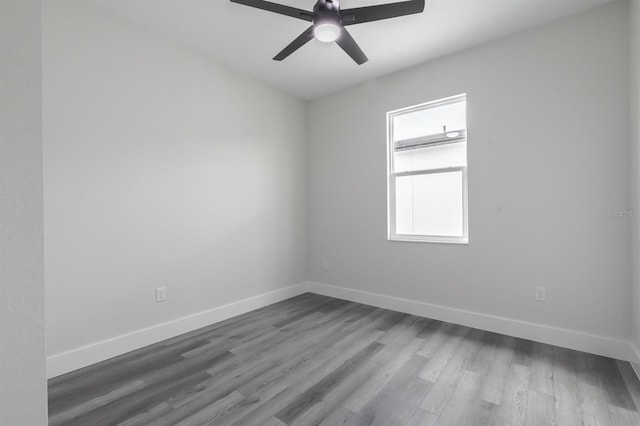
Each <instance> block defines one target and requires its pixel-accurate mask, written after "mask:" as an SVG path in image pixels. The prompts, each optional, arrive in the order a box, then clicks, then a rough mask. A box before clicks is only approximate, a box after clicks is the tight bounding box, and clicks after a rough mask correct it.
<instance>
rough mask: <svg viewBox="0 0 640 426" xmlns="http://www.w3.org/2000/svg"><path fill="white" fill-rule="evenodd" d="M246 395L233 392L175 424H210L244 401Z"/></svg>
mask: <svg viewBox="0 0 640 426" xmlns="http://www.w3.org/2000/svg"><path fill="white" fill-rule="evenodd" d="M244 399H245V398H244V396H243V395H241V394H240V393H238V392H231V393H230V394H229V395H227V396H225V397H224V398H220V399H218V400H217V401H215V402H214V403H213V404H210V405H207V406H205V407H203V408H202V409H201V410H198V411H196V412H195V413H193V414H191V415H190V416H188V417H186V418H184V419H183V420H181V421H179V422H178V423H175V426H203V425H209V424H210V423H212V422H213V421H215V420H216V419H218V418H220V417H222V416H223V415H224V414H225V413H227V412H228V411H229V410H230V409H232V407H235V406H237V404H239V403H240V402H242V401H244Z"/></svg>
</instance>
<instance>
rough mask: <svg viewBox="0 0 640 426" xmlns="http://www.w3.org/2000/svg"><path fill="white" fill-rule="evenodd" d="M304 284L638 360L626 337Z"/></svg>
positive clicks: (373, 302)
mask: <svg viewBox="0 0 640 426" xmlns="http://www.w3.org/2000/svg"><path fill="white" fill-rule="evenodd" d="M307 287H308V290H309V291H310V292H312V293H316V294H321V295H324V296H330V297H335V298H338V299H344V300H349V301H352V302H358V303H364V304H367V305H371V306H376V307H380V308H385V309H391V310H394V311H398V312H404V313H408V314H412V315H419V316H422V317H427V318H433V319H437V320H440V321H446V322H450V323H454V324H460V325H465V326H469V327H473V328H478V329H481V330H486V331H492V332H495V333H500V334H505V335H508V336H513V337H519V338H522V339H528V340H533V341H536V342H541V343H547V344H550V345H555V346H561V347H564V348H568V349H575V350H579V351H583V352H588V353H593V354H596V355H602V356H607V357H611V358H616V359H620V360H624V361H630V362H631V363H632V365H633V363H640V353H638V350H637V349H636V348H635V347H634V345H633V344H632V343H631V342H630V341H626V340H620V339H612V338H610V337H605V336H598V335H595V334H589V333H584V332H581V331H576V330H570V329H566V328H559V327H552V326H548V325H542V324H536V323H532V322H526V321H519V320H515V319H511V318H504V317H498V316H494V315H487V314H483V313H479V312H472V311H466V310H463V309H456V308H451V307H448V306H442V305H434V304H431V303H425V302H417V301H414V300H408V299H402V298H399V297H393V296H386V295H382V294H377V293H370V292H366V291H361V290H353V289H349V288H344V287H337V286H333V285H328V284H322V283H317V282H309V283H307Z"/></svg>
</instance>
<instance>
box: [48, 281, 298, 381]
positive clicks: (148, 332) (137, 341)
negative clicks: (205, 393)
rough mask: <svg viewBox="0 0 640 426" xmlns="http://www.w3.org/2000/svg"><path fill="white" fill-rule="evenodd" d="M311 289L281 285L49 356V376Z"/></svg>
mask: <svg viewBox="0 0 640 426" xmlns="http://www.w3.org/2000/svg"><path fill="white" fill-rule="evenodd" d="M307 291H308V290H307V283H302V284H298V285H294V286H291V287H286V288H281V289H278V290H275V291H271V292H269V293H264V294H261V295H258V296H254V297H250V298H248V299H244V300H240V301H237V302H233V303H229V304H227V305H223V306H218V307H215V308H212V309H209V310H207V311H203V312H198V313H196V314H193V315H189V316H186V317H182V318H177V319H174V320H171V321H167V322H165V323H162V324H158V325H154V326H152V327H148V328H144V329H141V330H136V331H133V332H131V333H127V334H123V335H121V336H116V337H113V338H111V339H106V340H102V341H100V342H95V343H92V344H90V345H87V346H83V347H80V348H76V349H72V350H70V351H67V352H62V353H58V354H54V355H51V356H49V357H48V358H47V377H49V378H51V377H56V376H59V375H61V374H64V373H68V372H70V371H73V370H77V369H79V368H82V367H86V366H88V365H91V364H95V363H97V362H100V361H104V360H106V359H109V358H113V357H115V356H118V355H122V354H124V353H127V352H130V351H132V350H135V349H140V348H142V347H144V346H147V345H150V344H153V343H157V342H160V341H162V340H165V339H169V338H171V337H175V336H178V335H180V334H183V333H187V332H189V331H192V330H197V329H198V328H201V327H205V326H207V325H210V324H213V323H216V322H219V321H223V320H225V319H228V318H231V317H234V316H237V315H241V314H244V313H246V312H249V311H253V310H255V309H259V308H262V307H264V306H268V305H270V304H272V303H276V302H280V301H282V300H285V299H289V298H291V297H294V296H298V295H300V294H303V293H306V292H307Z"/></svg>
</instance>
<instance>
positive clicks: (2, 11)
mask: <svg viewBox="0 0 640 426" xmlns="http://www.w3.org/2000/svg"><path fill="white" fill-rule="evenodd" d="M41 48H42V41H41V5H40V2H39V1H33V0H2V1H0V64H2V65H1V66H0V346H1V347H0V424H2V425H11V426H21V425H25V426H27V425H28V426H34V425H44V424H46V422H47V420H46V419H47V417H46V416H47V388H46V380H45V326H44V282H43V250H42V244H43V212H42V107H41V100H42V95H41V87H42V86H41V79H42V66H41Z"/></svg>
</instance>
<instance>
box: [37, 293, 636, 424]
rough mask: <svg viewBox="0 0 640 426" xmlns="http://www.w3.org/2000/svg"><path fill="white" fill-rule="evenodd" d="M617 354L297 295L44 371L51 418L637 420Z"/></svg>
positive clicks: (630, 385) (631, 379)
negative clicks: (102, 357)
mask: <svg viewBox="0 0 640 426" xmlns="http://www.w3.org/2000/svg"><path fill="white" fill-rule="evenodd" d="M638 407H640V383H639V382H638V380H637V378H635V376H634V373H633V372H632V370H631V367H630V365H629V364H628V363H624V362H618V361H615V360H613V359H610V358H604V357H600V356H595V355H589V354H585V353H582V352H576V351H571V350H567V349H562V348H558V347H553V346H548V345H544V344H539V343H534V342H530V341H526V340H521V339H516V338H512V337H506V336H501V335H498V334H493V333H488V332H483V331H480V330H475V329H471V328H467V327H462V326H457V325H453V324H448V323H443V322H440V321H434V320H429V319H426V318H421V317H416V316H411V315H406V314H401V313H397V312H392V311H388V310H384V309H378V308H373V307H370V306H365V305H360V304H356V303H350V302H345V301H341V300H336V299H331V298H327V297H323V296H318V295H312V294H305V295H302V296H299V297H296V298H293V299H289V300H286V301H284V302H280V303H277V304H275V305H272V306H269V307H266V308H263V309H259V310H257V311H254V312H250V313H248V314H245V315H241V316H239V317H235V318H232V319H229V320H227V321H224V322H222V323H218V324H214V325H212V326H209V327H206V328H203V329H200V330H196V331H194V332H191V333H188V334H185V335H182V336H179V337H176V338H173V339H170V340H167V341H165V342H161V343H158V344H155V345H153V346H149V347H146V348H143V349H140V350H138V351H135V352H131V353H129V354H125V355H123V356H120V357H118V358H114V359H111V360H108V361H105V362H102V363H100V364H98V365H95V366H91V367H87V368H84V369H82V370H78V371H75V372H72V373H69V374H67V375H64V376H60V377H57V378H55V379H52V380H51V381H50V383H49V419H50V424H51V425H83V426H100V425H154V426H156V425H157V426H162V425H167V426H169V425H171V426H173V425H248V426H253V425H255V426H285V425H323V426H329V425H380V426H405V425H411V426H418V425H451V426H461V425H473V426H479V425H501V426H502V425H533V426H546V425H560V426H572V425H605V426H610V425H640V415H639V413H638Z"/></svg>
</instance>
